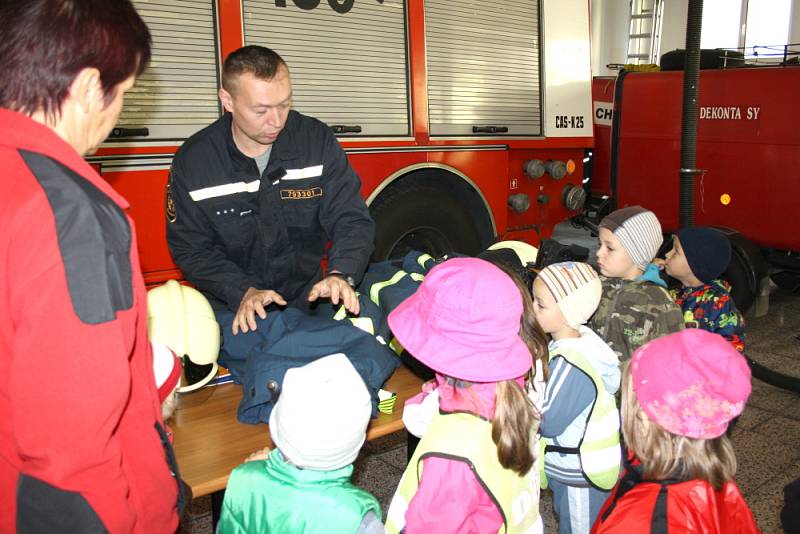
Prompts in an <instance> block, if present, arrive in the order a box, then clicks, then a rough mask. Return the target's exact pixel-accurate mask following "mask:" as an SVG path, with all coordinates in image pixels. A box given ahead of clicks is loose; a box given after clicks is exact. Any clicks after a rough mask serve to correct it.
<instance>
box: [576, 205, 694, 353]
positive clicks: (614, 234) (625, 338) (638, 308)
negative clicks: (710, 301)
mask: <svg viewBox="0 0 800 534" xmlns="http://www.w3.org/2000/svg"><path fill="white" fill-rule="evenodd" d="M599 239H600V248H599V249H598V250H597V266H598V267H599V268H600V273H601V274H602V275H603V276H604V277H605V278H603V279H602V284H603V296H602V298H601V299H600V305H599V306H598V308H597V312H595V314H594V316H593V317H592V319H591V323H590V324H589V326H591V327H592V330H594V331H595V332H597V333H598V334H599V335H600V337H602V338H603V339H604V340H605V341H606V343H608V346H609V347H611V349H612V350H613V351H614V352H616V353H617V356H619V359H620V361H621V362H627V361H628V360H630V358H631V356H632V355H633V351H635V350H636V349H638V348H639V347H641V346H642V345H644V344H645V343H647V342H648V341H650V340H653V339H655V338H657V337H660V336H663V335H665V334H670V333H672V332H677V331H679V330H683V328H684V322H683V314H682V313H681V310H680V308H678V306H677V305H676V304H675V302H673V300H672V298H670V295H669V293H667V290H666V283H665V282H664V281H663V280H662V279H661V277H660V276H659V269H658V267H657V266H656V265H655V264H653V263H652V262H653V258H655V256H656V254H657V253H658V249H659V248H660V247H661V243H662V242H663V236H662V235H661V224H660V223H659V222H658V218H657V217H656V216H655V214H654V213H653V212H652V211H650V210H646V209H644V208H643V207H641V206H629V207H626V208H622V209H618V210H616V211H613V212H611V213H610V214H609V215H608V216H606V217H605V218H604V219H603V220H602V221H600V232H599Z"/></svg>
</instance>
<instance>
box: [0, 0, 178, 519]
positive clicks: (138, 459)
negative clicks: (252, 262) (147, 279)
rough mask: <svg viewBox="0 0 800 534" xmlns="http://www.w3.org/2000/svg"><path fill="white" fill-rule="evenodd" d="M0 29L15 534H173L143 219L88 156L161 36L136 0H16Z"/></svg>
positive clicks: (6, 492)
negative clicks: (143, 266) (132, 213)
mask: <svg viewBox="0 0 800 534" xmlns="http://www.w3.org/2000/svg"><path fill="white" fill-rule="evenodd" d="M0 20H2V21H3V22H2V24H0V58H2V62H0V63H1V64H2V71H3V74H2V76H3V81H2V83H0V168H2V172H0V191H2V195H0V266H2V267H0V532H14V531H15V530H16V531H18V532H26V533H27V532H81V533H93V532H115V533H116V532H140V533H148V534H150V533H160V532H174V531H175V529H176V527H177V521H178V517H177V509H176V508H177V501H178V493H179V490H178V484H177V480H176V478H177V476H176V473H177V470H176V469H174V467H170V463H169V460H168V458H174V457H173V455H172V452H171V449H170V448H169V443H168V440H167V439H166V435H165V433H164V432H163V421H162V419H161V414H160V406H159V400H158V393H157V390H156V385H155V378H154V376H153V364H152V354H151V349H150V344H149V343H148V341H147V332H146V327H147V320H146V318H147V313H146V309H145V306H146V294H145V288H144V283H143V279H142V275H141V271H140V268H139V258H138V255H137V250H136V236H135V233H134V229H133V223H132V221H131V220H130V219H129V218H128V217H127V215H126V214H125V209H126V208H127V206H128V204H127V203H126V202H125V200H124V199H122V198H121V197H120V196H119V195H117V194H116V193H115V192H114V190H113V189H112V188H111V187H110V186H109V185H108V184H107V183H105V182H104V181H103V180H102V179H101V178H100V176H99V175H98V174H97V173H96V172H95V171H94V170H93V169H92V167H91V166H89V165H88V164H87V163H86V162H85V161H84V160H83V158H82V156H83V155H84V154H87V153H90V152H92V151H93V150H94V148H95V147H96V146H97V145H99V144H100V143H101V142H102V141H103V139H105V138H106V136H107V135H108V133H109V132H110V130H111V128H112V126H113V125H114V123H115V122H116V120H117V118H118V116H119V113H120V110H121V107H122V101H123V95H124V92H125V91H126V90H127V89H129V88H130V87H131V86H132V85H133V81H134V78H135V76H136V75H138V74H140V73H141V71H142V70H143V69H144V67H145V66H146V64H147V62H148V61H149V58H150V34H149V32H148V30H147V27H146V26H145V24H144V22H143V21H142V19H141V18H140V17H139V15H138V14H137V13H136V11H135V10H134V8H133V6H132V5H131V4H130V2H129V0H115V1H114V2H108V0H80V1H78V0H5V1H4V2H2V3H0ZM172 463H174V461H173V462H172Z"/></svg>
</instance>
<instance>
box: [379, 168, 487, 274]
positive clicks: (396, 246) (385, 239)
mask: <svg viewBox="0 0 800 534" xmlns="http://www.w3.org/2000/svg"><path fill="white" fill-rule="evenodd" d="M370 213H371V214H372V218H373V219H374V220H375V225H376V229H375V251H374V252H373V253H372V261H383V260H386V259H389V258H397V257H402V256H403V255H405V254H406V253H407V252H408V251H410V250H420V251H423V252H427V253H429V254H431V255H432V256H440V255H442V254H444V253H449V252H459V253H462V254H467V255H475V254H477V253H478V252H480V251H481V250H482V246H481V239H480V233H479V232H478V229H477V228H476V227H475V222H474V217H472V216H471V215H470V213H469V211H468V210H467V209H466V208H465V207H464V206H462V205H460V204H459V203H458V202H457V201H456V199H455V198H454V197H453V196H452V195H449V194H447V193H446V192H445V191H443V190H441V189H438V188H436V187H432V186H428V185H421V184H416V183H411V184H398V185H396V186H393V187H390V188H389V189H387V190H386V191H384V192H383V193H382V194H381V195H380V196H379V197H378V198H377V199H376V200H375V201H374V202H373V203H372V205H371V206H370Z"/></svg>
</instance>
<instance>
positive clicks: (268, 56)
mask: <svg viewBox="0 0 800 534" xmlns="http://www.w3.org/2000/svg"><path fill="white" fill-rule="evenodd" d="M281 67H283V68H285V69H286V70H287V72H288V69H289V67H288V65H286V62H285V61H284V60H283V58H282V57H281V56H280V54H278V53H277V52H276V51H274V50H272V49H271V48H267V47H266V46H258V45H249V46H243V47H242V48H240V49H238V50H234V51H233V52H231V53H230V54H229V55H228V57H227V58H226V59H225V63H224V64H223V65H222V87H223V88H224V89H225V90H226V91H228V92H230V91H231V90H232V89H233V88H234V86H235V80H236V78H238V77H239V76H241V75H242V74H248V73H249V74H252V75H253V76H255V77H256V78H258V79H260V80H266V81H269V80H271V79H273V78H274V77H275V75H276V74H278V71H279V70H280V68H281Z"/></svg>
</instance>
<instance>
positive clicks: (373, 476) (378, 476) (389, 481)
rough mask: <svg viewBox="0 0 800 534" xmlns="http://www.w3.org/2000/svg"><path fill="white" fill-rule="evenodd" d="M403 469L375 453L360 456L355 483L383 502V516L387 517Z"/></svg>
mask: <svg viewBox="0 0 800 534" xmlns="http://www.w3.org/2000/svg"><path fill="white" fill-rule="evenodd" d="M402 474H403V471H401V470H400V469H398V468H396V467H393V466H391V465H389V464H387V463H386V462H383V461H381V459H380V458H378V457H377V456H375V455H373V454H364V455H361V456H359V458H358V460H356V463H355V469H354V470H353V483H354V484H355V485H357V486H359V487H362V488H364V489H365V490H367V491H368V492H370V493H372V494H373V495H374V496H375V497H376V498H377V499H378V501H379V502H380V503H381V509H382V510H383V518H384V520H385V519H386V511H387V510H388V509H389V502H390V501H391V500H392V495H394V490H395V488H397V484H398V482H400V477H401V476H402Z"/></svg>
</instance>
